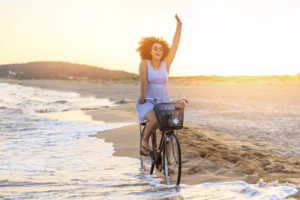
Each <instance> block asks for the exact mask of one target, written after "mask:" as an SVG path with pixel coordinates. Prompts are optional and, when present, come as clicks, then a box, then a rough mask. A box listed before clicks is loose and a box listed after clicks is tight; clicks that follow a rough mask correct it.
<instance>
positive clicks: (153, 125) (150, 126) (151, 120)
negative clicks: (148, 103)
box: [142, 110, 158, 154]
mask: <svg viewBox="0 0 300 200" xmlns="http://www.w3.org/2000/svg"><path fill="white" fill-rule="evenodd" d="M145 119H146V120H147V121H148V122H147V126H146V133H145V136H144V138H143V146H144V147H146V148H147V149H149V138H150V136H151V134H152V133H153V132H154V131H155V130H156V129H157V128H158V126H157V122H156V117H155V113H154V111H153V110H150V111H149V112H148V113H147V114H146V117H145ZM142 151H143V152H144V153H146V154H147V152H146V151H145V150H144V149H142Z"/></svg>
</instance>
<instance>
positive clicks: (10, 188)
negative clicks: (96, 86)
mask: <svg viewBox="0 0 300 200" xmlns="http://www.w3.org/2000/svg"><path fill="white" fill-rule="evenodd" d="M0 91H1V95H0V199H239V200H241V199H284V198H285V197H287V196H288V195H291V194H294V193H296V192H298V189H300V188H297V186H295V185H292V184H284V185H280V184H278V183H276V182H275V183H272V184H266V183H263V182H261V183H257V184H247V183H245V182H242V181H237V182H228V183H204V184H199V185H193V186H191V185H180V186H179V187H176V186H168V185H165V184H163V181H162V180H161V179H160V178H158V177H156V176H155V175H147V174H144V173H143V172H142V171H141V170H140V169H139V167H140V165H139V160H137V159H133V158H127V157H115V156H113V152H114V149H113V145H112V143H106V142H104V140H102V139H99V138H96V137H91V136H92V135H94V134H96V133H98V132H101V131H104V130H108V129H114V128H119V127H122V126H126V125H128V123H107V122H102V121H101V122H100V121H93V120H92V119H91V117H90V116H88V115H86V114H85V113H84V110H88V109H94V108H101V107H107V106H116V105H115V104H114V102H110V101H109V99H97V98H94V97H82V96H80V94H78V93H72V92H59V91H53V90H44V89H37V88H33V87H24V86H20V85H14V84H6V83H0Z"/></svg>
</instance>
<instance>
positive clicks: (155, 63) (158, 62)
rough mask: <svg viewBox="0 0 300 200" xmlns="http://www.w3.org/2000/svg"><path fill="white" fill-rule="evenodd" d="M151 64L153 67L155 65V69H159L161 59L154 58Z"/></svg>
mask: <svg viewBox="0 0 300 200" xmlns="http://www.w3.org/2000/svg"><path fill="white" fill-rule="evenodd" d="M151 65H152V67H154V68H155V69H158V68H159V67H160V60H156V59H152V60H151Z"/></svg>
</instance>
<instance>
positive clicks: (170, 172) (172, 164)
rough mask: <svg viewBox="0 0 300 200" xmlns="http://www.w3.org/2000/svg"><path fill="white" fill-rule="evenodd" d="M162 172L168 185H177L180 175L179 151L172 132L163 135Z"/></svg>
mask: <svg viewBox="0 0 300 200" xmlns="http://www.w3.org/2000/svg"><path fill="white" fill-rule="evenodd" d="M163 161H164V162H163V164H164V174H165V178H166V182H167V184H168V185H179V184H180V177H181V151H180V145H179V142H178V139H177V137H176V135H175V134H174V133H171V134H169V135H165V149H164V156H163Z"/></svg>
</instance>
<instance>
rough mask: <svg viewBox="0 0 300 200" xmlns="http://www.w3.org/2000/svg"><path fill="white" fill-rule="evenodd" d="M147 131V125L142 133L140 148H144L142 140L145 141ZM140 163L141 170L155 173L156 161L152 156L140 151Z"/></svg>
mask: <svg viewBox="0 0 300 200" xmlns="http://www.w3.org/2000/svg"><path fill="white" fill-rule="evenodd" d="M145 132H146V127H144V128H143V130H142V133H141V135H140V150H141V149H142V142H143V138H144V135H145ZM151 139H152V137H151V138H150V144H149V147H151V146H152V140H151ZM150 145H151V146H150ZM140 164H141V170H142V171H143V172H145V173H147V174H152V173H153V168H154V162H153V159H152V156H143V155H142V154H141V153H140Z"/></svg>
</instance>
